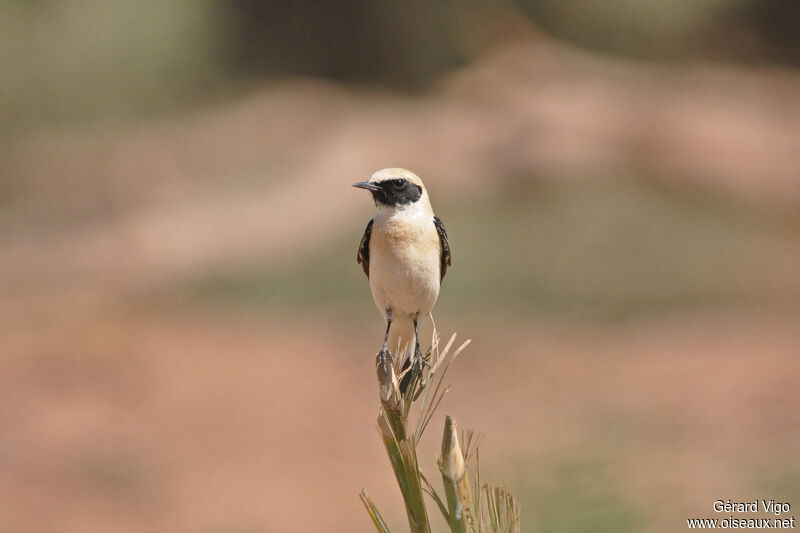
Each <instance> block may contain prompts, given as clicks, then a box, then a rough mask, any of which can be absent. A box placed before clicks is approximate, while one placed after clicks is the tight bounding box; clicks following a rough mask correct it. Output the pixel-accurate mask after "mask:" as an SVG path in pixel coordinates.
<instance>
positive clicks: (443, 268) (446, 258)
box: [433, 215, 453, 282]
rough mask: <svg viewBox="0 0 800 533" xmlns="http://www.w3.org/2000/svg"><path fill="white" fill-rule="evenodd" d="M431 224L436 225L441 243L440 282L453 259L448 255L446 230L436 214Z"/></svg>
mask: <svg viewBox="0 0 800 533" xmlns="http://www.w3.org/2000/svg"><path fill="white" fill-rule="evenodd" d="M433 225H434V226H436V233H438V234H439V243H441V245H442V258H441V263H440V267H441V268H440V272H441V274H440V278H439V281H440V282H441V281H442V280H443V279H444V275H445V274H447V267H449V266H450V265H451V264H453V259H452V257H451V256H450V243H449V242H447V230H446V229H444V224H443V223H442V221H441V220H440V219H439V217H437V216H436V215H434V216H433Z"/></svg>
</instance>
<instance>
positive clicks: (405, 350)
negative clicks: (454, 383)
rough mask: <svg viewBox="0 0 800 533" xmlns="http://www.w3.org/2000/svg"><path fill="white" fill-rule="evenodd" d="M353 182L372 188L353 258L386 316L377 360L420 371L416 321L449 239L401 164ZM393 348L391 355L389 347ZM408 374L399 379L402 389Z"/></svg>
mask: <svg viewBox="0 0 800 533" xmlns="http://www.w3.org/2000/svg"><path fill="white" fill-rule="evenodd" d="M353 187H358V188H360V189H366V190H368V191H370V192H371V193H372V198H373V199H374V200H375V206H376V207H377V208H378V213H377V214H376V215H375V217H374V218H373V219H372V220H370V221H369V223H368V224H367V228H366V229H365V230H364V236H363V237H362V238H361V244H360V245H359V247H358V255H357V261H358V263H360V264H361V266H362V268H363V269H364V273H365V274H366V275H367V278H368V279H369V288H370V290H371V291H372V298H373V299H374V300H375V305H376V306H377V307H378V310H379V311H380V312H381V314H383V316H384V318H385V319H386V334H385V335H384V339H383V347H382V348H381V351H380V352H379V353H378V363H379V364H382V363H383V364H385V362H386V361H387V359H388V360H396V361H404V362H405V366H406V367H407V366H408V365H409V364H410V363H409V362H410V361H413V367H412V372H411V374H412V375H417V376H418V375H420V373H421V372H422V365H423V364H424V360H423V359H422V355H421V353H420V349H419V338H418V333H419V328H418V322H419V319H420V318H421V317H425V316H427V315H428V313H430V311H431V309H432V308H433V305H434V304H435V303H436V298H437V297H438V296H439V287H440V286H441V283H442V280H443V279H444V275H445V274H446V273H447V268H448V267H449V266H450V265H451V257H450V244H449V243H448V241H447V232H446V231H445V228H444V224H442V221H441V220H439V218H438V217H437V216H435V215H434V214H433V209H432V208H431V203H430V199H429V198H428V193H427V191H426V190H425V186H424V185H423V183H422V180H421V179H419V177H418V176H417V175H415V174H414V173H413V172H410V171H408V170H405V169H402V168H385V169H383V170H379V171H377V172H376V173H374V174H373V175H372V176H371V177H370V179H369V181H363V182H358V183H354V184H353ZM390 348H391V349H392V350H397V351H396V352H395V355H397V357H396V358H394V359H393V358H392V356H391V352H390V351H389V349H390ZM410 381H411V378H409V374H407V375H406V376H405V378H404V379H403V380H402V381H401V390H402V391H403V392H404V391H405V388H407V386H408V384H409V382H410Z"/></svg>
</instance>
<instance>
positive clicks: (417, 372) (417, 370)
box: [411, 313, 430, 387]
mask: <svg viewBox="0 0 800 533" xmlns="http://www.w3.org/2000/svg"><path fill="white" fill-rule="evenodd" d="M418 322H419V313H417V314H416V315H414V363H413V366H412V367H411V374H412V375H413V378H412V379H414V380H415V381H416V379H415V378H419V380H420V382H421V383H422V386H423V387H424V386H425V377H424V376H423V375H422V370H423V367H424V366H425V365H428V366H430V363H428V362H427V361H426V360H425V358H424V357H422V351H421V350H420V349H419V323H418Z"/></svg>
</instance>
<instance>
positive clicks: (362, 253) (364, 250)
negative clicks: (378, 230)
mask: <svg viewBox="0 0 800 533" xmlns="http://www.w3.org/2000/svg"><path fill="white" fill-rule="evenodd" d="M372 222H373V221H372V220H370V221H369V224H367V227H366V229H365V230H364V236H363V237H361V244H359V245H358V254H357V255H356V261H358V262H359V263H360V264H361V268H363V269H364V274H366V275H367V279H369V238H370V237H371V236H372Z"/></svg>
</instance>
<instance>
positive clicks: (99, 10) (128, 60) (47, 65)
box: [0, 0, 220, 133]
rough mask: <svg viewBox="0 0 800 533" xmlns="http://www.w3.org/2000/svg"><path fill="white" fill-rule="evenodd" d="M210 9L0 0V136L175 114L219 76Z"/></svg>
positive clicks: (151, 2) (201, 5)
mask: <svg viewBox="0 0 800 533" xmlns="http://www.w3.org/2000/svg"><path fill="white" fill-rule="evenodd" d="M215 9H216V4H215V3H214V2H213V1H211V0H191V1H189V0H183V1H175V2H159V1H157V0H144V1H142V2H131V3H128V2H102V1H98V0H54V1H48V2H44V1H26V0H22V1H20V0H0V12H2V16H0V79H1V80H2V83H0V116H2V118H3V120H2V121H0V123H1V124H2V131H3V132H5V133H8V132H10V131H12V130H14V129H19V128H24V127H27V126H30V125H36V124H41V123H53V122H56V123H58V122H70V121H75V120H85V119H96V118H98V117H101V116H102V117H104V118H105V119H112V120H113V119H119V118H125V117H130V116H131V115H136V114H141V113H147V112H152V111H156V110H164V109H166V108H173V107H174V106H175V105H177V104H179V102H180V99H181V98H183V97H185V96H186V95H187V94H193V93H195V92H197V91H198V89H199V88H201V87H202V86H204V85H205V84H207V83H210V81H211V80H213V79H214V77H216V76H218V75H219V72H218V60H217V56H216V54H217V52H216V49H217V47H218V46H219V38H220V37H219V35H220V34H219V26H218V25H217V24H214V17H215V13H216V12H215Z"/></svg>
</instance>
